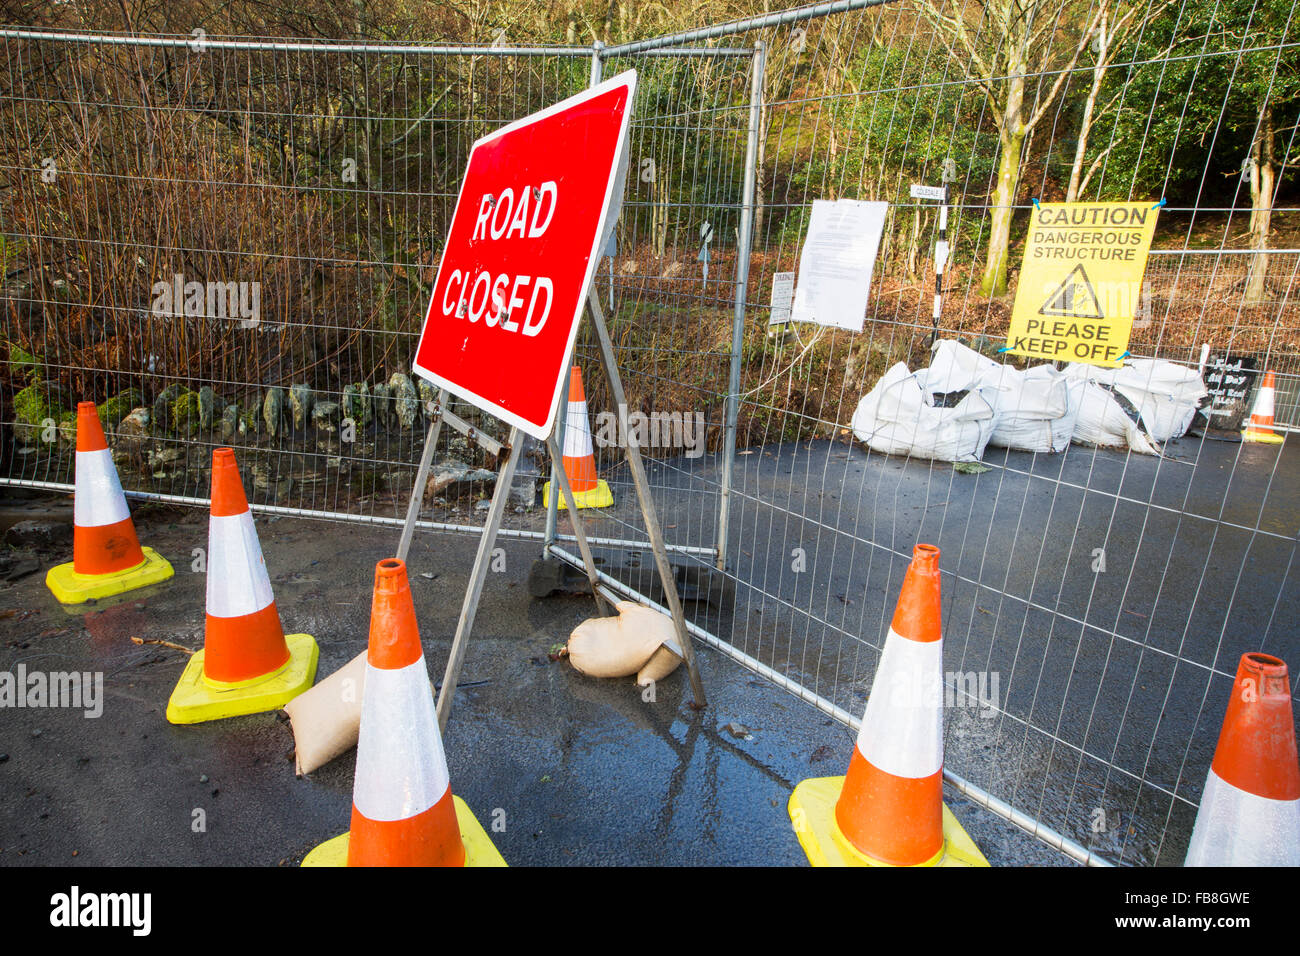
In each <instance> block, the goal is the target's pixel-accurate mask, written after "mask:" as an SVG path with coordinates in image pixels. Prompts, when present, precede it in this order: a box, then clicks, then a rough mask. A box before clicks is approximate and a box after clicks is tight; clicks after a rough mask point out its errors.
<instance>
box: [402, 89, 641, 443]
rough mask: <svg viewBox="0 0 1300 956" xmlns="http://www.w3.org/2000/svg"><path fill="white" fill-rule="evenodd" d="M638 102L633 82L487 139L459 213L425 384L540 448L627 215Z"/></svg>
mask: <svg viewBox="0 0 1300 956" xmlns="http://www.w3.org/2000/svg"><path fill="white" fill-rule="evenodd" d="M635 89H636V71H634V70H629V71H628V72H626V73H622V74H620V75H619V76H616V77H614V78H613V79H612V80H609V81H607V82H605V83H601V84H600V85H599V86H595V87H592V88H591V89H589V90H586V91H585V92H582V93H579V94H578V95H577V96H572V97H570V98H569V99H567V100H564V101H562V102H560V103H556V104H555V105H554V106H551V107H548V108H547V109H544V110H542V111H541V112H540V113H534V114H533V115H532V116H527V117H525V118H524V119H521V120H517V121H516V122H514V123H511V124H510V125H508V126H504V127H502V128H501V129H499V130H497V131H496V132H493V133H489V134H488V135H487V136H484V137H483V138H482V139H480V140H479V141H478V142H476V143H475V144H474V148H473V149H472V150H471V151H470V156H469V167H468V168H467V169H466V171H465V180H464V182H463V183H462V184H461V187H460V196H459V198H457V200H456V211H455V213H454V214H453V216H452V221H451V229H450V231H449V232H448V235H447V245H446V246H445V247H444V248H443V252H442V261H441V263H440V264H439V266H438V277H437V279H436V280H434V284H433V297H432V299H431V300H430V301H429V308H428V310H427V311H426V313H425V317H424V329H423V331H422V332H421V333H420V344H419V348H418V349H417V350H416V355H415V371H416V373H417V374H418V375H421V376H423V377H424V378H426V379H428V380H429V381H431V382H433V383H434V384H435V385H438V386H441V387H444V388H446V389H448V390H449V391H451V392H452V393H453V394H455V395H457V396H459V397H461V398H463V399H465V400H466V401H468V402H470V403H471V404H473V405H476V406H478V407H479V408H482V409H484V410H485V411H488V412H491V413H492V414H493V415H496V416H497V417H498V418H500V419H502V420H503V421H505V422H507V423H509V424H511V425H516V426H518V427H519V428H521V429H523V430H524V431H525V432H527V433H528V434H530V435H533V436H535V437H537V438H545V437H546V436H547V435H549V434H550V432H551V427H552V425H553V424H554V422H553V419H554V417H555V410H556V407H557V404H558V400H559V396H560V394H561V392H560V390H561V389H562V388H563V387H564V386H565V385H566V384H567V383H568V370H569V361H570V359H571V357H572V354H573V343H574V340H575V339H576V338H577V335H578V318H579V316H581V314H582V308H583V305H584V304H585V303H586V299H587V292H588V290H589V289H590V288H591V282H592V277H593V275H594V273H595V268H596V265H597V264H598V262H599V260H600V253H601V249H600V248H599V246H600V243H601V237H602V236H603V234H604V230H605V224H606V222H607V221H613V218H614V217H617V215H618V209H619V205H620V204H621V203H622V180H621V177H620V176H619V169H620V164H621V163H622V162H623V161H624V152H625V149H626V142H627V138H628V136H627V131H628V122H629V120H630V118H631V105H632V95H633V93H634V91H635ZM615 192H618V195H615Z"/></svg>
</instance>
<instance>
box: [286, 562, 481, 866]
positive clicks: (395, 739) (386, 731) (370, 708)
mask: <svg viewBox="0 0 1300 956" xmlns="http://www.w3.org/2000/svg"><path fill="white" fill-rule="evenodd" d="M345 863H346V865H347V866H505V865H506V864H505V860H503V859H502V858H501V854H499V853H498V852H497V850H496V847H494V846H493V845H492V841H491V840H490V839H489V838H488V835H487V833H485V832H484V830H483V827H482V826H480V825H479V822H478V821H477V820H476V819H474V814H473V813H472V812H470V809H469V807H468V806H466V804H465V801H463V800H461V799H460V798H459V797H457V796H455V795H453V794H452V792H451V781H450V778H449V776H448V773H447V757H446V754H445V752H444V751H443V748H442V733H441V732H440V731H439V729H438V716H437V713H436V712H435V709H434V703H433V692H432V690H431V689H430V687H429V675H428V671H427V670H426V669H425V665H424V649H423V648H422V647H421V646H420V632H419V625H418V624H417V623H416V620H415V605H414V603H413V602H412V600H411V586H410V584H409V582H408V581H407V578H406V562H404V561H399V560H398V559H396V558H386V559H385V560H383V561H380V562H379V564H378V565H376V566H375V596H374V603H373V604H372V606H371V611H370V647H369V650H368V651H367V653H366V678H365V692H364V696H363V697H362V700H361V734H360V737H359V738H358V740H357V771H356V777H355V779H354V781H353V785H352V829H351V830H350V831H348V832H347V833H344V834H343V835H342V836H337V837H335V838H334V839H332V840H328V841H326V842H325V843H322V844H321V845H320V846H318V847H316V849H314V850H312V851H311V852H310V853H308V854H307V856H306V857H305V858H304V859H303V861H302V865H303V866H343V865H344V864H345Z"/></svg>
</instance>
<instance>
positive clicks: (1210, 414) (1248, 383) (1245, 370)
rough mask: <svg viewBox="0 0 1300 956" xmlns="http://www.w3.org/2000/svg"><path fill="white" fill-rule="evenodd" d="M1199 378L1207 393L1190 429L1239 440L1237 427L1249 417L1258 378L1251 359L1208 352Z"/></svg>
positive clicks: (1255, 364) (1210, 436) (1239, 434)
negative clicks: (1201, 379) (1203, 381)
mask: <svg viewBox="0 0 1300 956" xmlns="http://www.w3.org/2000/svg"><path fill="white" fill-rule="evenodd" d="M1201 377H1202V378H1203V379H1204V380H1205V387H1206V389H1207V390H1208V391H1209V393H1210V394H1209V398H1208V399H1207V400H1206V404H1205V405H1204V406H1203V407H1202V408H1201V410H1200V411H1199V412H1198V413H1197V417H1196V421H1195V423H1194V425H1193V429H1192V430H1193V432H1194V433H1195V434H1197V435H1204V436H1205V437H1206V438H1219V439H1224V440H1227V441H1240V440H1241V428H1242V425H1243V424H1244V423H1245V421H1246V419H1247V418H1248V417H1249V416H1250V405H1251V401H1252V400H1253V399H1254V397H1255V383H1256V381H1257V380H1258V379H1259V368H1258V364H1257V362H1256V360H1255V358H1254V357H1253V356H1247V355H1211V356H1210V358H1209V361H1207V362H1206V364H1205V371H1204V373H1203V374H1202V376H1201Z"/></svg>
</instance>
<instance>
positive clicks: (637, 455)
mask: <svg viewBox="0 0 1300 956" xmlns="http://www.w3.org/2000/svg"><path fill="white" fill-rule="evenodd" d="M587 307H588V310H589V311H590V312H591V320H592V326H593V327H594V328H595V330H596V338H597V339H598V340H599V341H600V358H601V364H602V365H603V366H604V367H605V376H606V378H607V379H608V380H609V388H610V394H611V397H612V398H613V399H614V405H615V407H617V408H623V407H624V406H626V405H627V395H626V393H624V391H623V379H622V377H621V376H620V375H619V373H618V361H617V360H616V359H615V356H614V343H613V342H612V341H611V340H610V337H609V329H607V328H606V327H605V313H604V311H603V310H602V309H601V307H600V297H599V296H598V295H597V294H596V293H595V290H594V289H593V290H592V291H591V292H589V293H588V294H587ZM626 452H627V462H628V466H629V468H630V469H631V471H632V484H633V485H634V486H635V487H636V495H637V500H638V502H639V503H640V505H641V517H642V518H643V519H644V520H645V526H646V533H647V535H648V536H649V538H650V548H651V550H652V551H653V552H654V556H655V566H656V568H658V570H659V579H660V582H661V583H662V585H663V589H664V594H665V595H666V596H667V599H668V609H669V610H670V611H671V612H672V616H673V625H674V627H676V629H677V642H678V644H680V645H681V648H682V660H683V661H685V663H686V670H687V673H688V674H689V676H690V681H691V693H692V694H694V695H695V702H694V707H695V709H696V710H702V709H703V708H704V707H705V706H706V705H707V703H708V701H707V700H706V698H705V695H704V684H703V682H702V681H701V680H700V672H699V668H698V667H696V664H695V650H694V647H693V645H692V644H691V635H690V632H689V631H688V630H687V629H686V613H685V611H684V610H683V609H682V599H681V596H680V595H679V594H678V593H677V578H676V576H675V575H674V574H673V571H672V566H671V565H670V564H669V563H668V549H667V548H666V547H665V546H664V536H663V531H662V530H661V529H660V527H659V515H658V512H657V511H656V510H655V504H654V499H653V498H651V496H650V481H649V479H648V478H647V477H646V472H645V464H644V462H642V460H641V449H640V448H638V447H637V445H636V443H635V442H628V443H627V448H626ZM561 470H562V469H561ZM570 507H572V505H570ZM575 527H576V524H575ZM584 557H585V556H584ZM588 573H590V570H589V572H588Z"/></svg>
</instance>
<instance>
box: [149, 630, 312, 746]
mask: <svg viewBox="0 0 1300 956" xmlns="http://www.w3.org/2000/svg"><path fill="white" fill-rule="evenodd" d="M284 640H285V643H286V644H288V645H289V662H288V663H287V664H285V665H284V666H283V667H281V668H280V669H279V670H278V671H276V672H274V673H273V674H267V675H266V676H265V677H258V678H255V679H253V680H249V681H241V682H240V683H238V684H223V685H217V684H213V683H209V682H208V681H206V680H204V679H203V652H202V651H199V652H198V653H197V654H195V655H194V656H193V657H191V658H190V662H189V663H188V664H186V665H185V671H184V672H183V673H182V674H181V679H180V681H179V682H178V683H177V684H176V689H175V690H174V691H172V696H171V700H169V701H167V719H168V720H169V721H171V722H172V723H173V724H200V723H203V722H204V721H205V720H221V719H222V718H224V717H242V716H243V715H245V714H260V713H262V712H263V711H267V710H279V709H280V708H281V707H283V706H284V705H285V704H287V703H289V701H291V700H293V699H294V698H295V697H297V696H298V695H299V694H301V693H302V692H303V691H305V690H307V689H308V688H309V687H311V685H312V682H313V681H314V680H315V679H316V660H317V658H318V657H319V654H320V651H319V649H318V648H317V647H316V638H314V637H312V636H311V635H310V634H286V635H285V636H284Z"/></svg>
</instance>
